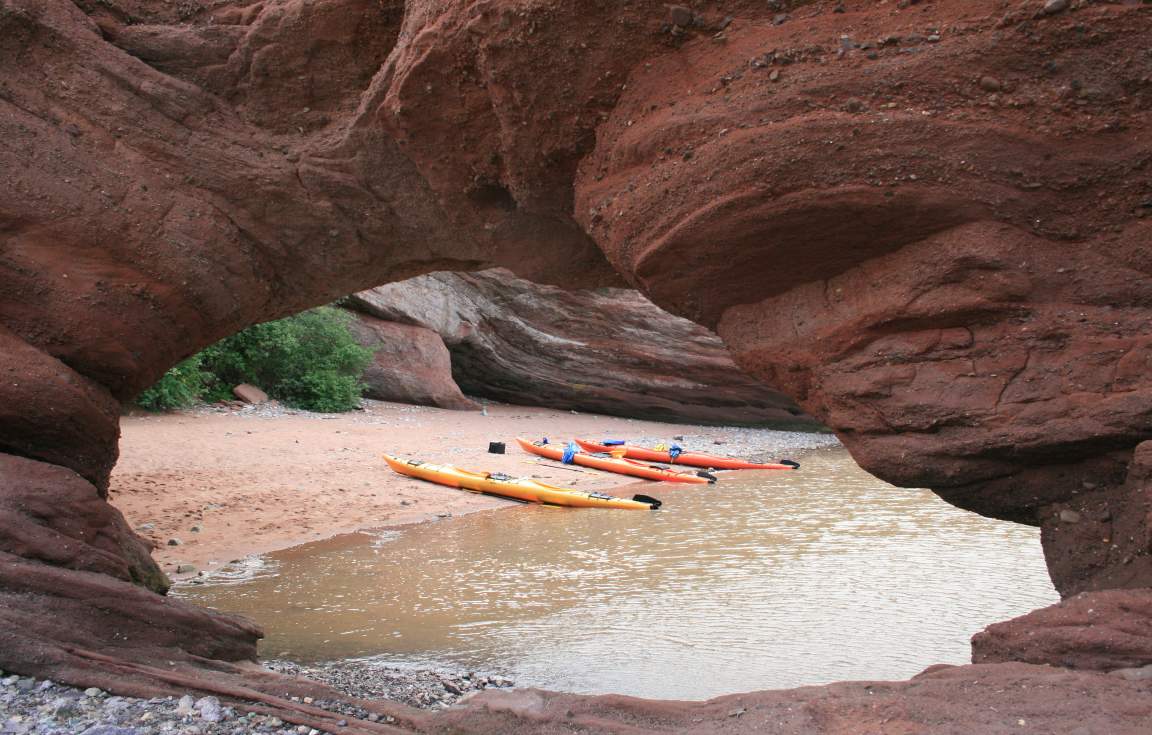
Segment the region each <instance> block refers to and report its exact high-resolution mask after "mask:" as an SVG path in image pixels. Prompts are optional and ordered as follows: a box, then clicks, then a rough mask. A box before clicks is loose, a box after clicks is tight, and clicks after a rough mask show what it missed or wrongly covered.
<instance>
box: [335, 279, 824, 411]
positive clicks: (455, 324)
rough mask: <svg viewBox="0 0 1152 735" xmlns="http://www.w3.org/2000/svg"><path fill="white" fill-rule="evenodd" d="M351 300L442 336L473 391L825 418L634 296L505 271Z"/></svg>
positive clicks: (583, 407)
mask: <svg viewBox="0 0 1152 735" xmlns="http://www.w3.org/2000/svg"><path fill="white" fill-rule="evenodd" d="M348 302H349V306H350V307H351V308H353V309H357V310H360V311H363V312H367V313H369V314H373V315H375V316H377V317H380V318H381V319H387V320H390V321H393V322H399V323H401V324H407V325H415V327H420V328H424V329H427V330H432V331H433V332H435V333H437V334H439V336H440V337H441V338H442V339H443V341H444V343H445V344H447V346H448V349H449V350H450V351H451V353H452V361H451V371H452V375H453V376H454V377H455V380H456V383H457V384H459V385H460V387H461V388H462V389H463V390H465V391H467V392H468V393H469V394H470V395H475V396H487V397H490V398H495V399H498V400H501V401H507V402H510V403H524V404H528V405H536V406H551V407H553V408H562V409H576V410H580V411H592V412H596V413H607V414H615V415H624V416H634V417H637V418H652V419H663V420H670V421H698V422H704V423H730V424H764V423H771V422H788V423H800V424H803V423H810V424H811V423H814V422H811V420H810V419H807V418H806V417H804V416H803V415H802V413H801V411H800V409H799V408H797V407H796V405H795V404H794V403H793V402H792V401H790V400H789V399H788V398H786V397H784V396H783V395H781V394H780V393H778V392H776V391H774V390H772V389H770V388H768V387H767V386H765V385H763V384H762V383H760V382H758V381H756V380H754V379H752V378H750V377H749V376H747V375H746V374H744V373H743V372H741V371H740V370H739V368H737V367H736V365H735V364H734V363H733V362H732V359H731V357H729V355H728V351H727V350H726V349H725V347H724V345H723V344H722V343H721V342H720V340H719V338H717V337H716V335H714V334H713V333H711V332H709V331H708V330H707V329H704V328H703V327H701V326H699V325H697V324H694V323H692V322H690V321H688V320H686V319H681V318H679V317H675V316H672V315H671V314H668V313H667V312H665V311H663V310H661V309H660V308H658V307H656V306H654V305H653V304H652V303H651V302H650V301H648V300H647V299H645V298H644V297H643V296H641V295H640V294H638V293H636V292H634V291H629V290H626V289H598V290H594V291H593V290H578V291H567V290H564V289H560V288H555V287H550V286H537V285H535V284H533V283H531V282H529V281H526V280H524V279H521V278H516V276H514V275H513V274H512V273H510V272H508V271H506V270H502V269H495V270H489V271H481V272H479V273H460V274H456V273H434V274H431V275H427V276H421V277H419V278H414V279H412V280H409V281H404V282H401V283H391V284H388V285H385V286H380V287H378V288H374V289H371V290H368V291H362V292H360V293H358V294H355V295H354V296H352V297H351V298H350V299H349V300H348ZM408 329H409V330H412V331H414V327H409V328H408ZM396 336H397V337H401V336H405V335H404V333H398V334H397V335H396ZM379 362H380V360H379V359H378V360H377V363H378V364H379Z"/></svg>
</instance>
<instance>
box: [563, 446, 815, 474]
mask: <svg viewBox="0 0 1152 735" xmlns="http://www.w3.org/2000/svg"><path fill="white" fill-rule="evenodd" d="M576 443H577V444H579V445H580V448H581V449H583V450H584V451H586V452H608V451H611V450H613V449H623V450H624V456H625V457H627V458H628V459H640V460H644V461H646V462H667V463H669V464H680V465H689V466H691V467H711V468H713V469H717V470H794V469H796V468H795V467H793V466H792V465H788V464H774V463H772V464H761V463H757V462H746V461H744V460H742V459H733V458H732V457H721V456H719V455H716V454H706V453H704V452H681V453H680V454H679V455H678V456H677V457H676V459H672V457H671V455H670V454H669V453H668V450H666V449H665V450H659V449H648V448H647V447H634V446H631V445H628V444H625V445H622V446H616V447H610V446H608V445H605V444H597V443H596V442H590V441H585V440H583V439H577V440H576Z"/></svg>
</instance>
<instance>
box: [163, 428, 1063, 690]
mask: <svg viewBox="0 0 1152 735" xmlns="http://www.w3.org/2000/svg"><path fill="white" fill-rule="evenodd" d="M802 461H803V467H802V468H801V470H800V471H798V472H770V471H769V472H739V473H737V472H728V473H722V475H721V480H720V482H719V483H718V484H717V485H714V486H697V485H685V486H678V485H676V486H674V485H668V484H648V485H644V486H642V487H639V486H632V487H630V488H628V491H621V492H620V493H619V494H625V492H636V491H642V492H645V493H647V494H649V495H654V496H656V497H658V498H661V499H662V500H663V501H664V503H665V504H664V507H663V508H662V509H661V510H659V511H655V512H638V511H608V510H574V509H559V508H548V507H540V506H528V505H517V506H513V507H509V508H505V509H500V510H495V511H487V512H481V513H476V514H473V515H469V516H464V517H462V518H454V519H448V520H444V521H440V522H437V523H429V524H423V525H419V526H413V527H409V528H405V529H402V530H399V531H397V530H389V531H381V532H375V533H357V534H351V535H345V536H340V537H337V538H334V539H329V540H326V541H319V542H316V543H310V544H307V545H304V546H299V547H296V548H294V549H289V550H286V551H282V552H277V553H274V554H271V555H268V556H266V557H263V558H262V559H260V560H258V561H256V562H255V563H253V564H250V565H248V566H246V567H245V568H244V569H242V570H239V571H236V572H235V573H233V574H228V573H222V574H219V575H217V576H214V577H212V578H210V579H209V581H207V582H206V583H204V584H200V585H182V586H181V587H179V588H178V589H177V590H176V592H175V594H178V595H180V596H182V597H185V598H188V599H190V600H192V601H194V602H196V603H199V604H202V605H207V606H210V607H215V608H218V609H221V610H228V611H232V612H239V613H243V614H245V615H248V616H249V617H252V618H254V619H255V620H257V621H258V622H259V623H261V624H262V625H263V626H264V628H265V631H266V633H267V636H268V637H267V640H265V641H264V642H263V643H262V644H261V653H262V655H263V656H265V657H268V658H290V659H295V660H298V661H303V662H314V661H324V660H332V659H338V658H350V657H375V658H378V659H379V660H381V661H383V662H387V663H390V664H396V665H400V666H407V665H416V666H429V667H447V668H454V669H460V668H463V669H472V670H478V671H483V672H493V673H501V674H504V675H507V676H510V677H512V678H514V679H515V680H516V682H517V685H518V686H538V687H544V688H548V689H556V690H562V691H571V692H580V693H605V692H618V693H623V694H632V695H637V696H643V697H656V698H661V699H707V698H709V697H713V696H716V695H719V694H726V693H732V692H741V691H751V690H756V689H772V688H781V687H792V686H799V685H804V684H822V683H827V682H832V681H839V680H845V679H872V680H876V679H904V678H907V677H909V676H912V675H913V674H916V673H917V672H919V671H921V670H922V669H924V668H925V667H926V666H929V665H931V664H934V663H957V664H959V663H966V662H967V661H968V658H969V645H968V639H969V638H970V637H971V635H972V634H973V633H975V632H977V631H978V630H980V629H981V628H983V627H984V626H985V625H987V624H989V623H992V622H996V621H999V620H1004V619H1007V618H1010V617H1014V616H1016V615H1020V614H1022V613H1025V612H1027V611H1029V610H1032V609H1034V608H1037V607H1042V606H1045V605H1048V604H1051V603H1053V602H1055V601H1056V600H1057V595H1056V593H1055V591H1054V590H1053V588H1052V585H1051V582H1050V581H1049V579H1048V575H1047V572H1046V570H1045V568H1044V560H1043V556H1042V554H1041V550H1040V540H1039V531H1038V530H1037V529H1034V528H1029V527H1025V526H1020V525H1015V524H1011V523H1004V522H999V521H993V520H990V519H987V518H983V517H980V516H978V515H975V514H973V513H966V512H964V511H961V510H958V509H956V508H953V507H952V506H950V505H948V504H946V503H944V502H943V501H941V500H939V499H938V498H937V497H936V496H935V495H933V494H932V493H931V492H928V491H926V490H906V489H901V488H895V487H892V486H891V485H888V484H886V483H884V482H881V481H880V480H877V479H876V478H874V477H872V476H871V475H869V474H867V473H866V472H864V471H863V470H861V469H860V468H859V467H857V466H856V464H855V463H854V462H853V461H852V460H851V458H850V457H849V456H848V454H847V452H845V451H844V450H843V449H831V450H820V451H815V452H811V453H809V454H807V455H805V456H804V457H803V458H802ZM429 491H430V492H440V490H439V489H430V490H429Z"/></svg>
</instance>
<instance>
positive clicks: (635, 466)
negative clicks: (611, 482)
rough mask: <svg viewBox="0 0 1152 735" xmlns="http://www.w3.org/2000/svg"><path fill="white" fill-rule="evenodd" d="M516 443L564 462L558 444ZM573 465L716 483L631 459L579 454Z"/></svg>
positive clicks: (661, 479) (662, 479)
mask: <svg viewBox="0 0 1152 735" xmlns="http://www.w3.org/2000/svg"><path fill="white" fill-rule="evenodd" d="M516 442H517V443H518V444H519V445H520V448H521V449H523V450H524V451H525V452H528V453H529V454H535V455H536V456H538V457H546V458H547V459H554V460H557V461H562V460H563V458H564V450H563V448H561V447H560V445H558V444H543V445H541V444H537V443H535V442H532V441H529V440H527V439H522V438H520V437H516ZM572 463H573V464H578V465H580V466H582V467H591V468H593V469H597V470H604V471H605V472H615V473H617V474H620V475H631V476H632V477H642V478H644V479H645V480H657V481H659V482H687V483H691V484H694V485H707V484H708V483H710V482H714V481H713V480H709V479H708V478H706V477H701V476H699V475H697V474H695V473H693V472H677V471H675V470H662V469H660V468H659V467H652V466H651V465H646V464H643V463H641V462H637V461H635V460H631V459H617V458H615V457H593V456H592V455H590V454H585V453H583V452H577V453H576V456H574V457H573V458H572Z"/></svg>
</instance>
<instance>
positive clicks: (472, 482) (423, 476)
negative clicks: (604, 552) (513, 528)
mask: <svg viewBox="0 0 1152 735" xmlns="http://www.w3.org/2000/svg"><path fill="white" fill-rule="evenodd" d="M383 457H384V461H385V462H387V463H388V466H389V467H391V468H392V470H393V471H395V472H397V473H399V474H401V475H406V476H408V477H415V478H416V479H418V480H427V481H428V482H434V483H436V484H438V485H445V486H447V487H453V488H457V489H460V490H468V491H471V492H478V493H482V494H484V495H493V496H496V497H501V498H508V499H510V500H517V501H520V502H523V503H540V504H543V505H556V506H562V507H566V508H615V509H619V510H656V509H658V508H659V507H660V506H661V505H662V503H661V502H660V501H659V500H657V499H656V498H652V497H649V496H647V495H635V496H633V497H632V498H631V499H629V498H620V497H616V496H615V495H608V494H607V493H600V492H587V491H584V490H576V489H575V488H565V487H558V486H556V485H548V484H546V483H543V482H539V481H537V480H532V479H528V478H522V477H521V478H516V477H512V476H511V475H506V474H504V473H501V472H474V471H472V470H464V469H460V468H459V467H454V466H452V465H439V464H433V463H431V462H422V461H419V460H405V459H400V458H398V457H393V456H391V455H388V454H385V455H383Z"/></svg>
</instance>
